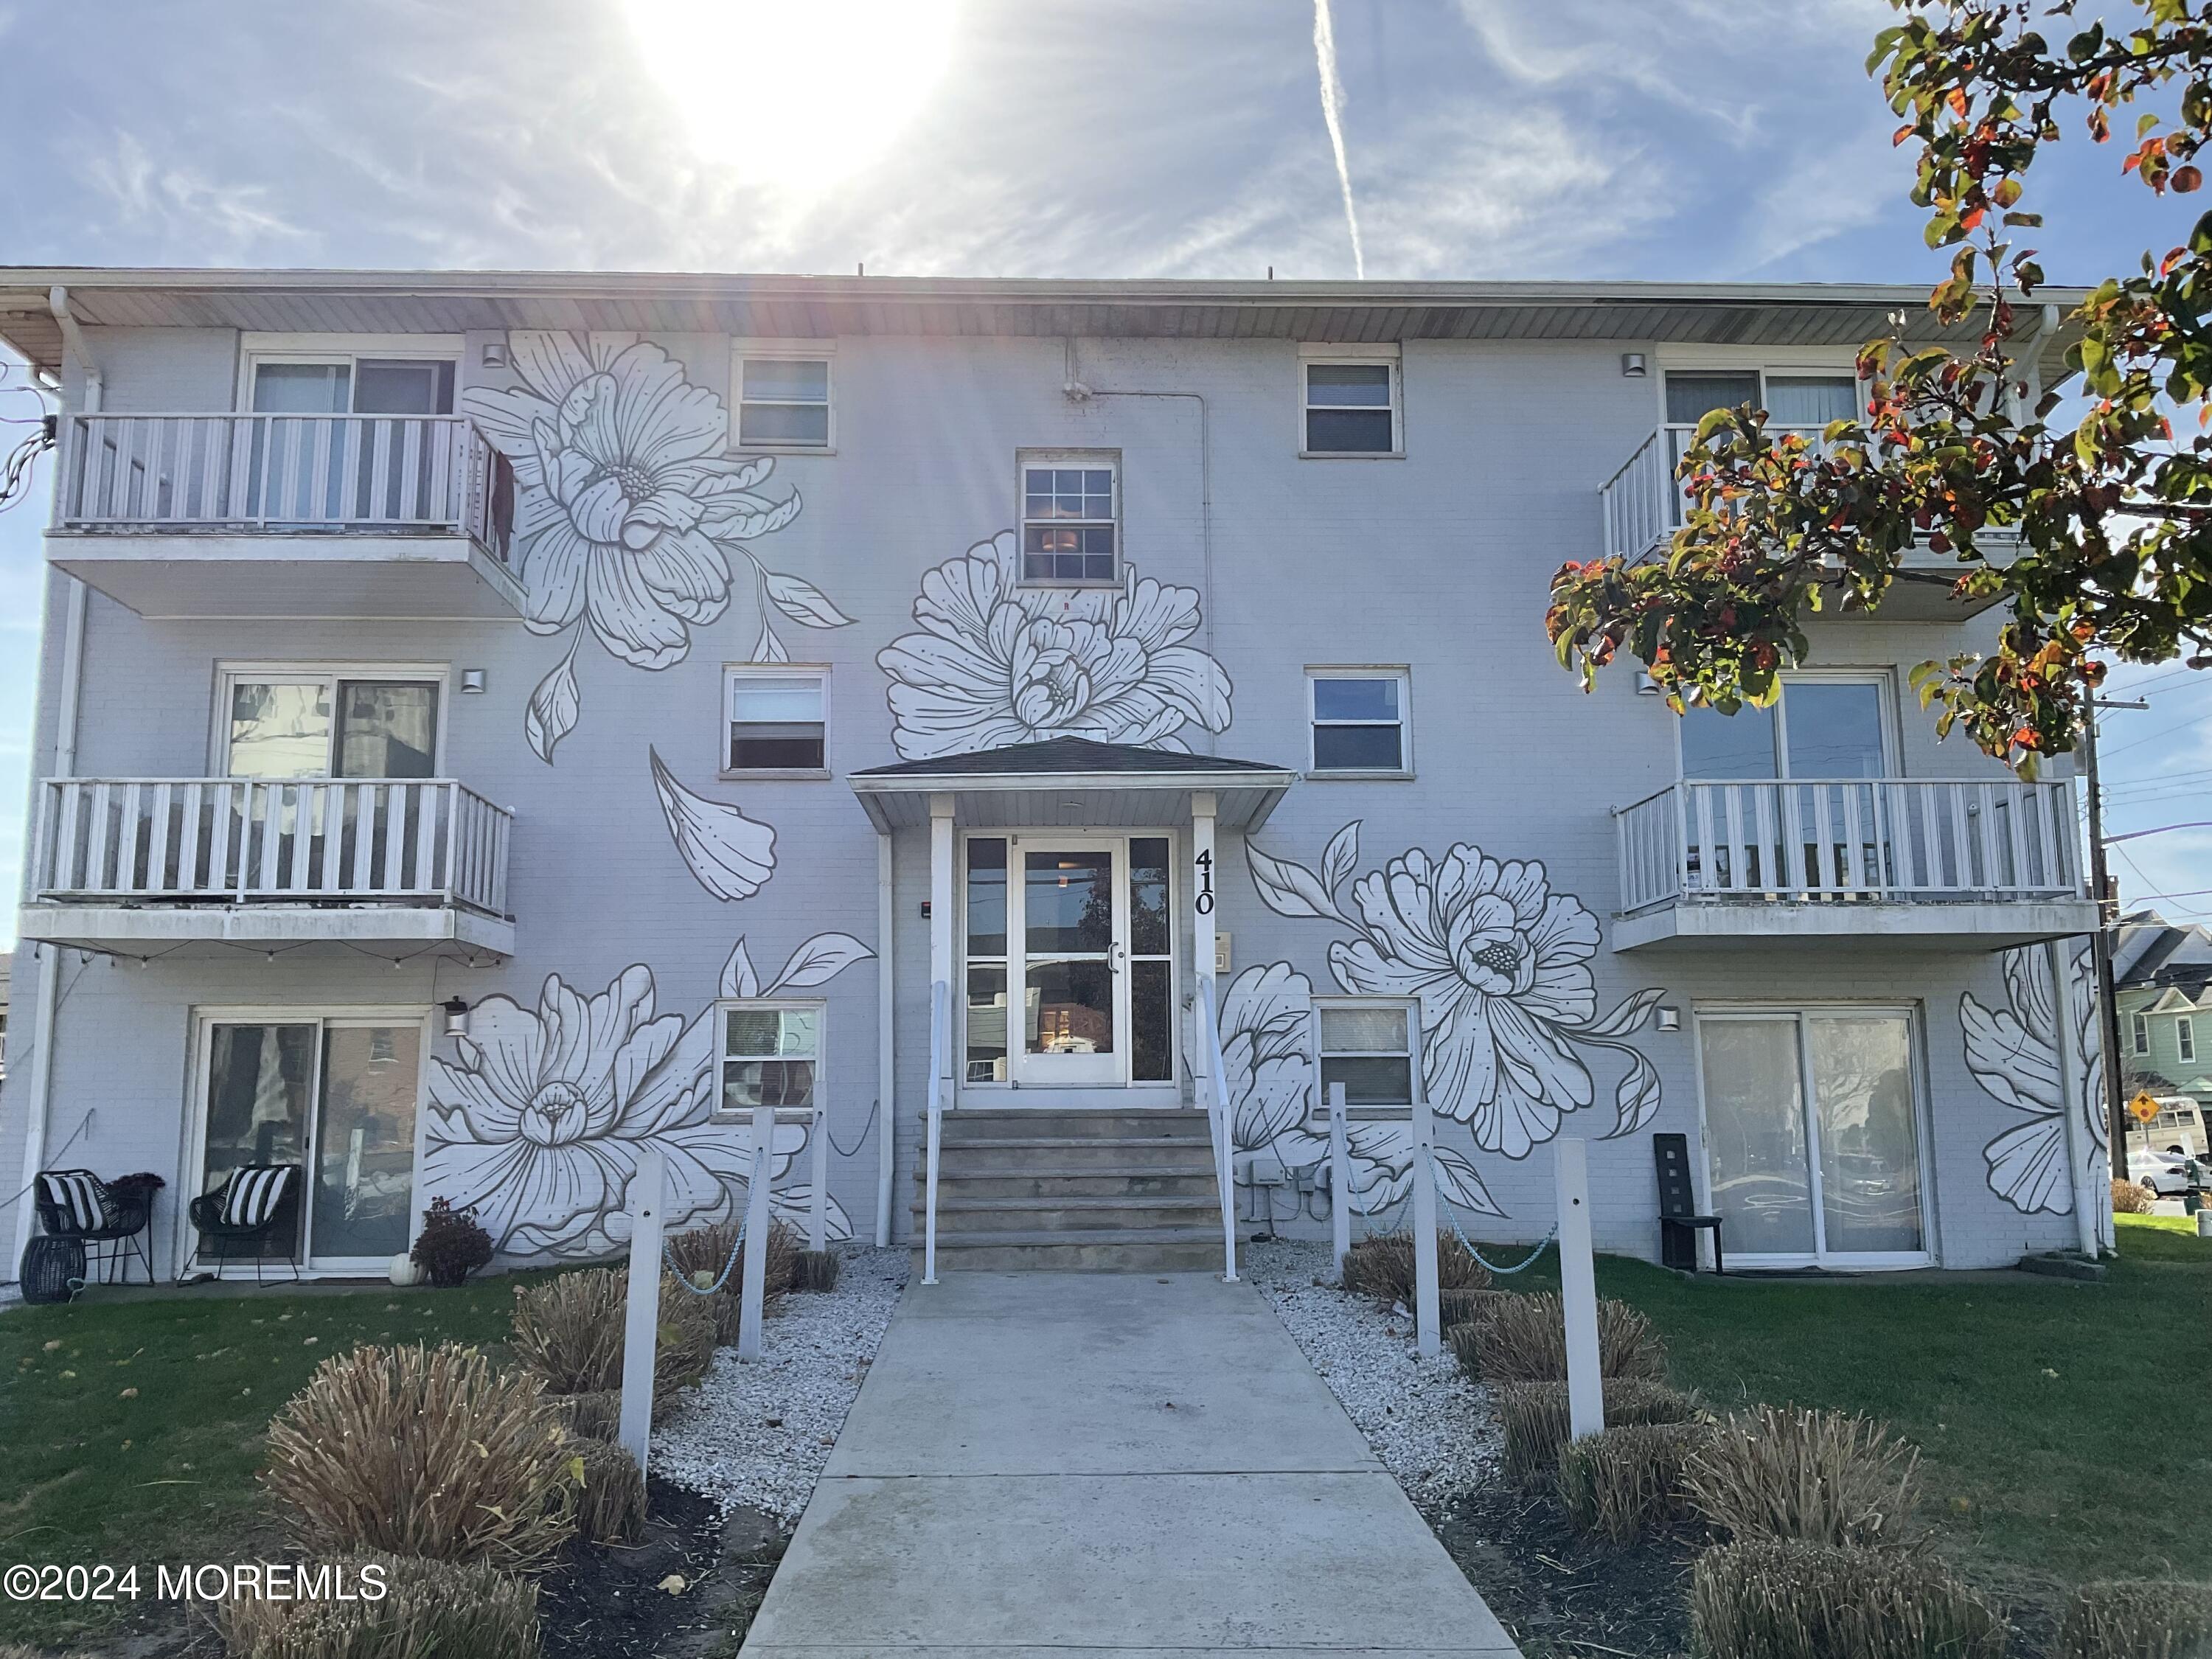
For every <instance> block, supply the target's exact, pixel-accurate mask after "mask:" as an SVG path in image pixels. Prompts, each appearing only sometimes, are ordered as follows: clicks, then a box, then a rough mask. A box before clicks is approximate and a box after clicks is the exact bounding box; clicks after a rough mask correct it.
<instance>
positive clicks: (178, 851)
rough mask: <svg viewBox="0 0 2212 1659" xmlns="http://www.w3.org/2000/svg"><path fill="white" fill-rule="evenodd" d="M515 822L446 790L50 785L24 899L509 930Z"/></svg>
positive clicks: (189, 781)
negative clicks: (438, 920) (456, 910)
mask: <svg viewBox="0 0 2212 1659" xmlns="http://www.w3.org/2000/svg"><path fill="white" fill-rule="evenodd" d="M512 829H513V813H511V812H509V811H507V809H506V808H505V807H503V806H495V805H492V804H491V803H490V802H489V801H488V800H486V799H483V796H481V795H478V794H477V793H474V792H472V791H471V790H468V789H465V788H463V787H461V786H460V785H459V784H458V783H455V782H453V781H450V780H448V779H442V778H420V779H417V778H407V779H391V778H49V779H47V780H46V782H45V785H44V799H43V801H42V802H41V809H40V817H39V826H38V840H37V844H36V846H35V848H34V849H33V866H32V881H31V887H32V891H33V896H34V897H35V898H37V899H38V900H40V901H41V902H64V903H87V902H89V903H95V904H100V903H116V904H124V903H130V904H179V903H191V902H219V903H247V902H270V901H276V902H285V903H292V904H349V905H357V904H392V905H442V906H459V907H462V908H467V909H471V910H476V911H480V912H482V913H483V914H484V915H489V916H504V915H506V914H507V845H508V841H509V837H510V834H511V831H512Z"/></svg>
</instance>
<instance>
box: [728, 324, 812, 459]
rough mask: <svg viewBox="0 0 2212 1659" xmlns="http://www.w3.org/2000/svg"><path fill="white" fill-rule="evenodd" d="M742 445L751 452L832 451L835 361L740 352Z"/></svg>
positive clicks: (739, 392) (739, 414)
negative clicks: (831, 392) (831, 391)
mask: <svg viewBox="0 0 2212 1659" xmlns="http://www.w3.org/2000/svg"><path fill="white" fill-rule="evenodd" d="M737 382H738V399H737V402H738V444H739V445H740V446H741V447H744V448H747V449H821V450H826V449H828V448H829V447H830V443H829V436H830V427H829V358H828V357H826V356H821V355H819V354H818V353H817V354H816V355H812V356H785V355H781V354H775V353H762V352H757V351H751V350H747V349H743V348H740V349H739V350H738V372H737Z"/></svg>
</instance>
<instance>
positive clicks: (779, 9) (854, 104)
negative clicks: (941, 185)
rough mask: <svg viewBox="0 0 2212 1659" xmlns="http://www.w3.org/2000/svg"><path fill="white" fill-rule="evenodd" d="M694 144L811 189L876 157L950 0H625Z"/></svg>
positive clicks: (921, 81)
mask: <svg viewBox="0 0 2212 1659" xmlns="http://www.w3.org/2000/svg"><path fill="white" fill-rule="evenodd" d="M624 9H625V11H626V12H627V13H628V15H629V23H630V28H631V31H632V33H635V36H636V38H637V43H638V49H639V51H640V52H641V55H642V56H643V58H644V59H645V63H646V66H647V68H648V69H649V70H651V71H652V72H653V76H654V77H655V78H656V79H657V80H659V82H660V84H661V85H662V87H663V88H665V89H666V91H667V93H668V94H669V96H670V97H671V99H672V100H674V101H675V105H676V107H677V109H678V112H680V113H681V114H682V116H683V118H684V122H685V124H686V125H688V126H689V127H690V131H691V135H692V138H693V141H694V142H695V143H696V144H697V145H698V147H699V150H700V153H701V154H702V155H703V156H705V157H707V158H708V159H710V160H712V161H715V162H718V163H720V164H722V165H724V166H726V167H730V168H732V170H733V171H735V172H737V173H738V174H739V175H740V176H742V177H744V178H747V179H753V180H756V181H757V182H759V183H762V184H766V185H775V186H778V187H780V188H781V189H784V190H787V191H792V192H793V193H795V194H801V195H806V194H811V193H813V192H815V191H819V190H820V189H822V188H823V186H824V185H830V184H834V183H836V181H837V180H838V179H842V178H845V177H846V176H848V174H851V173H856V172H858V171H859V170H860V169H861V168H862V167H866V166H867V165H868V164H869V163H870V162H872V161H875V160H876V159H877V158H878V156H880V155H882V154H883V153H884V151H885V150H886V149H889V148H890V144H891V142H892V141H893V140H894V139H895V138H896V137H897V136H898V134H899V132H900V131H902V129H903V128H904V127H905V126H906V125H907V124H908V122H909V121H911V120H912V119H913V118H914V117H915V114H916V113H917V112H920V110H921V106H922V105H923V104H924V103H925V102H926V101H927V100H928V97H929V94H930V93H931V91H932V90H933V88H935V86H936V84H937V82H938V81H939V79H940V78H941V77H942V76H943V75H944V73H945V65H946V64H947V62H948V61H949V60H950V58H951V51H952V25H953V18H954V13H955V11H956V10H957V0H624Z"/></svg>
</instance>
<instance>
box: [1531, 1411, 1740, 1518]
mask: <svg viewBox="0 0 2212 1659" xmlns="http://www.w3.org/2000/svg"><path fill="white" fill-rule="evenodd" d="M1706 1432H1707V1427H1706V1425H1705V1424H1702V1423H1624V1424H1622V1425H1620V1426H1618V1427H1616V1428H1608V1429H1606V1430H1604V1431H1601V1432H1600V1433H1597V1434H1591V1435H1585V1436H1583V1437H1582V1438H1581V1439H1580V1440H1571V1441H1569V1442H1568V1443H1566V1444H1565V1446H1562V1447H1561V1448H1560V1449H1559V1506H1560V1508H1562V1509H1564V1510H1565V1511H1566V1512H1567V1519H1568V1520H1570V1521H1571V1522H1574V1524H1575V1525H1576V1526H1577V1528H1580V1529H1581V1530H1582V1531H1583V1532H1594V1533H1596V1534H1599V1535H1600V1536H1601V1537H1602V1538H1604V1539H1605V1540H1606V1541H1607V1542H1608V1543H1613V1544H1632V1543H1634V1542H1635V1541H1637V1540H1638V1539H1639V1538H1641V1537H1643V1536H1644V1534H1647V1533H1655V1532H1659V1531H1662V1530H1663V1529H1665V1528H1668V1527H1671V1526H1673V1525H1674V1523H1675V1522H1678V1521H1680V1520H1681V1519H1682V1518H1683V1517H1684V1516H1686V1515H1687V1514H1688V1513H1689V1499H1688V1498H1687V1496H1686V1494H1685V1493H1684V1492H1683V1491H1682V1464H1683V1462H1684V1460H1685V1459H1686V1458H1687V1457H1688V1456H1689V1455H1690V1453H1691V1452H1692V1450H1693V1449H1696V1447H1697V1444H1698V1442H1699V1440H1700V1439H1701V1438H1702V1437H1704V1436H1705V1433H1706Z"/></svg>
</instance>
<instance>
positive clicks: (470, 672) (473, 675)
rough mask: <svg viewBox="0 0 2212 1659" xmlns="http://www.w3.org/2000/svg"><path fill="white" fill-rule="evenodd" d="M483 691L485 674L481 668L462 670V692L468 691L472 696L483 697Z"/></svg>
mask: <svg viewBox="0 0 2212 1659" xmlns="http://www.w3.org/2000/svg"><path fill="white" fill-rule="evenodd" d="M483 689H484V671H483V669H481V668H464V669H463V670H461V690H464V691H467V692H470V693H471V694H476V695H481V694H482V693H483Z"/></svg>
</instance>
